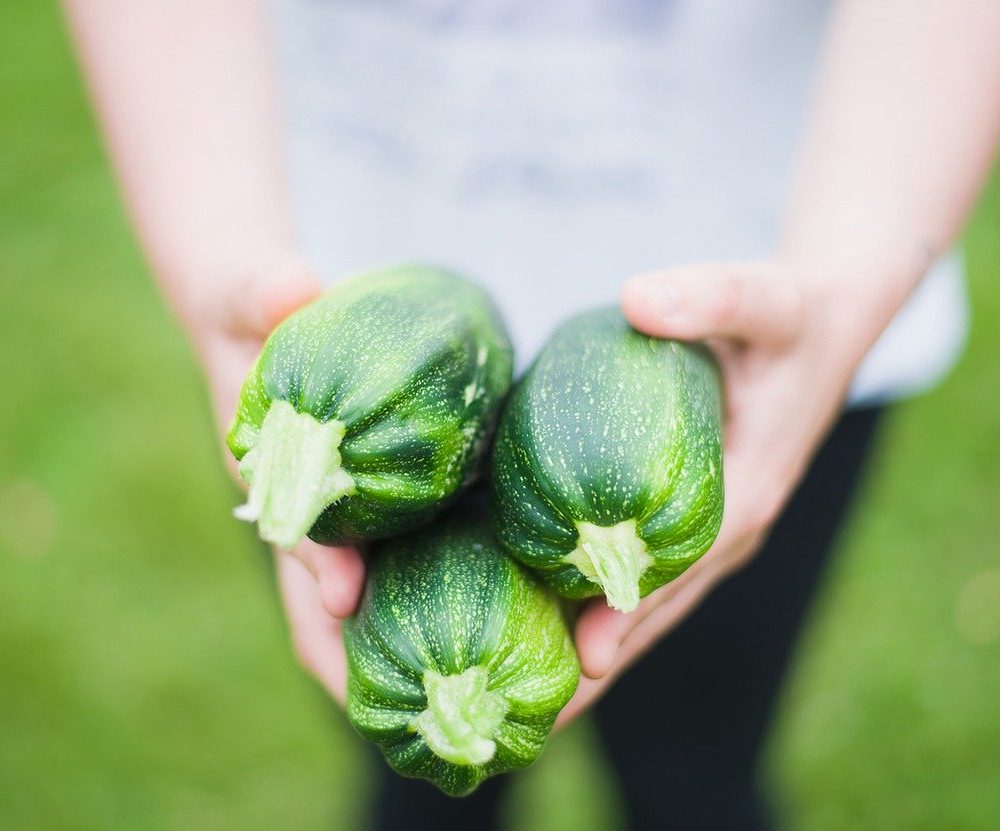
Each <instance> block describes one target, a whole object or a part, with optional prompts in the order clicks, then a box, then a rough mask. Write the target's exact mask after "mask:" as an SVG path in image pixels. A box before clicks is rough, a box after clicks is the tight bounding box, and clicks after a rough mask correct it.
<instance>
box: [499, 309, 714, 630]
mask: <svg viewBox="0 0 1000 831" xmlns="http://www.w3.org/2000/svg"><path fill="white" fill-rule="evenodd" d="M492 479H493V491H494V508H495V512H496V517H497V534H498V536H499V538H500V540H501V542H502V543H503V545H504V547H505V548H506V549H507V550H508V551H509V552H510V553H511V554H512V555H513V556H514V557H516V558H517V559H519V560H520V561H521V562H523V563H525V564H526V565H529V566H531V567H532V568H534V569H535V570H536V571H537V572H538V573H539V574H540V575H541V577H542V579H544V580H545V581H546V582H547V583H548V584H549V585H550V586H552V587H553V588H554V589H555V590H556V591H558V592H559V593H560V594H562V595H564V596H566V597H574V598H583V597H590V596H593V595H598V594H601V593H603V594H604V595H605V596H606V598H607V602H608V603H609V605H611V606H613V607H614V608H616V609H620V610H622V611H630V610H632V609H634V608H635V607H636V605H637V604H638V602H639V598H640V597H644V596H645V595H647V594H648V593H649V592H651V591H653V589H655V588H657V587H659V586H662V585H663V584H664V583H667V582H669V581H670V580H672V579H673V578H674V577H676V576H677V575H678V574H680V573H681V572H683V571H684V570H685V569H686V568H687V567H688V566H689V565H690V564H691V563H693V562H694V561H695V560H696V559H697V558H698V557H700V556H701V555H702V554H703V553H704V552H705V551H706V550H708V548H709V546H711V544H712V542H713V541H714V540H715V537H716V535H717V534H718V531H719V526H720V524H721V522H722V496H723V489H722V416H721V391H720V385H719V375H718V370H717V367H716V365H715V362H714V360H713V359H712V356H711V354H710V353H709V352H708V350H707V349H705V348H704V347H702V346H700V345H694V344H685V343H680V342H677V341H668V340H660V339H657V338H652V337H648V336H646V335H643V334H641V333H639V332H637V331H636V330H635V329H633V328H632V327H631V326H629V325H628V323H627V322H626V321H625V319H624V317H622V315H621V313H620V312H619V311H618V310H617V309H613V308H609V309H599V310H596V311H592V312H588V313H585V314H582V315H580V316H578V317H576V318H573V319H572V320H570V321H568V322H567V323H565V324H564V325H563V326H561V327H560V328H559V329H558V330H557V331H556V333H555V334H554V335H553V337H552V339H551V340H550V341H549V342H548V343H547V344H546V346H545V347H544V349H543V350H542V352H541V354H540V355H539V356H538V358H537V360H536V361H535V363H534V365H533V366H532V367H531V368H530V369H529V370H528V372H527V373H526V375H525V377H524V378H523V379H522V380H521V381H520V382H519V383H518V385H517V387H516V389H515V390H514V392H513V393H512V395H511V397H510V400H509V402H508V405H507V407H506V410H505V411H504V414H503V415H502V417H501V419H500V426H499V428H498V431H497V441H496V447H495V450H494V454H493V472H492Z"/></svg>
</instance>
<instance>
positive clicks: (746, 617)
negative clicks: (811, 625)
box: [374, 409, 880, 831]
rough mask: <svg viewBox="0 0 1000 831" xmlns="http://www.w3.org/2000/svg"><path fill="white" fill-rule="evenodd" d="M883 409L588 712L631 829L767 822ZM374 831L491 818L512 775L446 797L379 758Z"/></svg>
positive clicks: (835, 444)
mask: <svg viewBox="0 0 1000 831" xmlns="http://www.w3.org/2000/svg"><path fill="white" fill-rule="evenodd" d="M879 416H880V411H879V410H874V409H865V410H857V411H853V412H850V413H848V414H846V415H845V416H844V417H843V418H842V419H841V420H840V422H839V423H838V424H837V425H836V427H835V428H834V430H833V431H832V433H831V434H830V436H829V438H828V439H827V441H826V443H825V444H824V446H823V447H822V449H821V450H820V452H819V454H818V455H817V456H816V458H815V460H814V462H813V464H812V466H811V468H810V470H809V473H808V474H807V476H806V478H805V480H804V481H803V483H802V484H801V486H800V487H799V489H798V491H797V492H796V494H795V495H794V497H793V498H792V500H791V502H790V503H789V505H788V507H787V508H786V510H785V512H784V514H783V515H782V517H781V519H780V520H779V521H778V523H777V524H776V525H775V527H774V529H773V531H772V533H771V536H770V538H769V540H768V542H767V543H766V545H765V546H764V548H763V549H762V550H761V551H760V553H759V554H758V555H757V557H756V558H755V559H754V560H753V562H752V563H751V564H750V565H749V566H748V567H747V568H745V569H744V570H743V571H741V572H739V573H738V574H737V575H735V576H734V577H732V578H731V579H729V580H728V581H726V582H725V583H723V584H722V585H720V586H719V587H718V588H717V589H716V590H715V591H714V592H713V593H712V594H711V595H710V596H709V597H708V598H707V599H706V600H705V602H704V603H702V604H701V606H700V607H698V608H697V609H696V610H695V611H694V612H693V613H692V614H691V615H690V616H689V617H688V618H687V619H686V620H685V621H684V622H683V623H682V624H681V625H680V626H679V627H678V628H677V629H676V630H674V631H673V632H672V633H671V634H669V635H668V636H667V637H665V638H664V639H663V640H662V641H661V642H660V643H659V644H658V645H657V646H656V647H655V648H654V649H653V650H652V651H651V652H650V653H649V654H648V655H646V656H645V657H644V658H643V659H642V660H641V661H640V662H639V663H638V664H637V665H636V666H635V667H633V668H632V669H631V670H629V671H628V672H627V673H626V674H625V675H624V676H623V677H622V678H621V679H619V680H618V682H617V683H616V684H615V685H614V686H613V687H612V688H611V690H610V691H609V692H608V694H607V695H606V696H605V697H604V699H603V700H602V701H601V702H600V703H599V704H598V705H597V706H596V708H595V710H594V721H595V722H596V725H597V730H598V733H599V735H600V738H601V743H602V745H603V747H604V751H605V753H606V754H607V757H608V760H609V762H610V763H611V765H612V767H613V768H614V769H615V770H616V772H617V775H618V781H619V786H620V788H621V791H622V796H623V800H622V801H623V803H624V804H625V806H626V808H627V811H628V817H627V823H626V824H627V826H628V827H630V828H634V829H657V831H672V829H677V831H703V830H704V831H708V829H711V830H712V831H760V830H761V829H766V828H770V827H771V823H770V820H769V817H768V816H767V808H766V804H765V802H764V800H763V798H762V796H761V793H760V790H759V787H758V771H757V763H758V758H759V756H760V751H761V747H762V744H763V741H764V738H765V736H766V734H767V730H768V727H769V725H770V722H771V718H772V716H773V714H774V706H775V701H776V698H777V694H778V692H779V690H780V688H781V684H782V681H783V680H784V677H785V673H786V671H787V669H788V664H789V659H790V657H791V655H792V652H793V648H794V646H795V641H796V638H797V636H798V633H799V630H800V629H801V627H802V623H803V620H804V619H805V615H806V611H807V609H808V608H809V604H810V603H811V601H812V599H813V597H814V596H815V594H816V588H817V586H818V584H819V581H820V578H821V577H822V574H823V570H824V566H825V564H826V562H827V560H828V559H829V555H830V552H831V550H832V549H833V545H834V542H835V540H836V536H837V531H838V529H839V528H840V526H841V525H842V523H843V520H844V518H845V516H846V515H847V512H848V509H849V507H850V504H851V497H852V494H853V492H854V491H855V488H856V486H857V484H858V482H859V480H860V478H861V474H862V472H863V468H864V464H865V460H866V458H867V457H868V455H869V450H870V448H871V445H872V440H873V438H874V435H875V429H876V426H877V424H878V421H879ZM382 770H383V775H382V778H381V781H380V783H379V787H378V790H377V792H376V795H375V800H376V801H375V805H374V816H375V827H376V828H377V829H379V831H395V829H407V831H422V829H425V828H426V829H434V831H451V829H469V828H475V829H481V831H487V829H492V828H495V827H496V824H497V815H498V811H497V808H498V803H499V800H500V798H501V797H502V795H503V791H504V789H505V785H506V781H507V780H506V779H505V778H504V777H496V778H494V779H489V780H487V781H486V782H485V783H483V785H482V786H481V787H480V788H479V790H478V791H476V792H475V793H474V794H473V795H472V796H470V797H467V798H465V799H451V798H449V797H446V796H444V795H442V794H441V793H439V792H438V791H437V789H436V788H434V787H433V786H432V785H428V784H427V783H424V782H420V781H417V780H411V779H404V778H402V777H400V776H397V775H396V774H394V773H393V772H392V771H391V770H389V769H388V768H387V767H385V766H384V765H383V766H382Z"/></svg>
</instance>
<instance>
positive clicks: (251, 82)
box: [65, 0, 295, 328]
mask: <svg viewBox="0 0 1000 831" xmlns="http://www.w3.org/2000/svg"><path fill="white" fill-rule="evenodd" d="M65 7H66V11H67V16H68V17H69V20H70V23H71V28H72V31H73V34H74V38H75V41H76V44H77V47H78V50H79V53H80V56H81V59H82V62H83V66H84V69H85V73H86V76H87V78H88V81H89V86H90V89H91V93H92V96H93V99H94V102H95V104H96V107H97V110H98V113H99V116H100V120H101V123H102V125H103V128H104V133H105V135H106V139H107V143H108V146H109V148H110V152H111V156H112V161H113V164H114V167H115V169H116V171H117V174H118V177H119V179H120V182H121V185H122V188H123V190H124V194H125V199H126V202H127V206H128V210H129V213H130V215H131V217H132V221H133V223H134V225H135V227H136V230H137V233H138V235H139V238H140V241H141V244H142V246H143V249H144V251H145V253H146V255H147V257H148V259H149V261H150V263H151V265H152V266H153V270H154V272H155V274H156V276H157V279H158V280H159V282H160V283H161V286H162V287H163V289H164V292H165V294H166V295H167V296H168V297H169V299H170V300H171V302H172V304H173V305H174V306H175V308H176V309H177V311H178V312H179V314H180V315H181V317H182V318H183V319H184V320H185V321H186V322H187V323H188V325H189V327H192V328H193V327H196V326H197V325H198V324H197V319H198V316H199V315H200V314H202V310H203V308H204V307H205V306H206V305H207V304H211V302H212V300H211V299H212V298H213V297H215V296H217V295H218V294H219V291H220V286H219V284H220V283H224V282H226V281H235V280H240V279H242V278H244V277H246V276H247V275H248V273H249V272H251V271H252V270H257V269H266V268H270V267H275V266H278V267H280V266H281V264H282V263H283V262H284V261H286V260H287V259H288V258H291V257H293V256H294V254H293V252H294V248H295V241H294V234H293V230H292V221H291V213H290V210H289V206H288V199H287V196H286V190H285V181H284V172H283V165H282V161H281V152H280V138H279V128H278V124H279V118H278V110H279V107H278V105H277V92H276V83H275V77H274V72H273V70H272V66H271V59H270V57H271V44H270V42H269V38H268V33H267V26H266V19H265V14H266V10H265V9H264V7H263V6H262V5H261V4H260V3H258V2H249V1H248V0H159V2H156V1H154V0H147V1H145V2H142V3H133V2H129V0H65Z"/></svg>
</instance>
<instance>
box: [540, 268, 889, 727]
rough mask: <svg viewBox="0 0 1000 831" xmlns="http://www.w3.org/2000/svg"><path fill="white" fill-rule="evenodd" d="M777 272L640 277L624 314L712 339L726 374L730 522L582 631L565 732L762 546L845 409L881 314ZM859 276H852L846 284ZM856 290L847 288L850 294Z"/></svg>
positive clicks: (649, 328) (811, 278) (844, 294)
mask: <svg viewBox="0 0 1000 831" xmlns="http://www.w3.org/2000/svg"><path fill="white" fill-rule="evenodd" d="M837 276H838V275H836V274H831V273H829V272H827V271H826V270H822V269H810V268H809V267H808V266H804V267H802V266H796V265H792V264H789V263H781V262H762V263H752V264H715V263H713V264H699V265H693V266H688V267H683V268H675V269H670V270H667V271H661V272H655V273H649V274H643V275H640V276H637V277H634V278H632V279H631V280H629V281H628V282H627V283H626V284H625V286H624V289H623V291H622V298H621V303H622V309H623V311H624V313H625V316H626V317H627V318H628V320H629V321H630V322H631V323H632V325H633V326H635V327H636V328H637V329H639V330H640V331H643V332H646V333H648V334H650V335H655V336H657V337H668V338H676V339H679V340H704V341H706V342H707V343H708V344H709V345H710V346H711V347H712V349H713V351H714V352H715V354H716V357H717V358H718V361H719V365H720V368H721V371H722V379H723V386H724V401H725V414H724V416H725V429H724V476H725V513H724V516H723V522H722V528H721V530H720V532H719V536H718V539H717V540H716V541H715V544H714V545H713V546H712V548H711V549H710V550H709V551H708V552H707V553H706V554H705V555H704V556H703V557H702V558H701V559H700V560H698V561H697V562H696V563H694V564H693V565H692V566H691V567H690V568H689V569H688V570H687V571H686V572H685V573H684V574H682V575H681V576H680V577H678V578H677V579H675V580H674V581H673V582H671V583H668V584H667V585H665V586H663V587H662V588H660V589H658V590H657V591H655V592H653V593H652V594H650V595H649V596H648V597H646V598H644V599H643V600H642V601H641V602H640V604H639V607H638V608H637V609H636V610H635V611H633V612H630V613H627V614H622V613H620V612H616V611H615V610H613V609H611V608H609V607H608V606H607V604H606V603H605V602H604V599H603V598H596V599H594V600H592V601H589V602H588V603H587V605H586V606H585V607H584V609H583V611H582V613H581V615H580V617H579V619H578V620H577V623H576V630H575V636H576V644H577V650H578V652H579V655H580V661H581V665H582V668H583V677H582V678H581V681H580V686H579V688H578V690H577V693H576V695H575V697H574V698H573V699H572V700H571V701H570V703H569V704H568V705H567V707H566V708H565V709H564V710H563V712H562V714H561V715H560V717H559V724H565V723H567V722H568V721H570V720H572V719H573V718H574V717H576V716H577V715H578V714H579V713H580V712H582V711H583V710H585V709H586V708H587V707H588V706H589V705H590V704H592V703H593V702H594V701H596V700H597V698H599V697H600V695H601V694H602V693H603V692H604V691H605V690H606V689H607V688H608V686H609V685H610V684H611V683H612V682H613V681H614V679H615V678H616V677H617V676H618V675H620V674H621V673H622V672H623V671H624V670H625V669H627V668H628V667H629V665H631V664H632V663H633V662H634V661H635V660H636V659H637V658H639V657H640V656H641V655H642V654H643V653H644V652H645V651H646V650H647V649H649V648H650V647H651V646H652V645H653V644H654V643H655V642H656V641H657V640H658V639H659V638H661V637H663V636H664V634H666V633H667V632H668V631H669V630H670V629H671V628H673V627H674V626H675V625H676V624H677V623H678V622H679V621H680V620H682V619H683V618H684V617H685V616H686V615H687V614H688V613H689V612H690V611H691V610H692V609H693V608H694V607H695V606H696V605H697V604H698V603H699V602H700V601H701V600H702V598H704V597H705V595H706V594H707V593H708V592H709V591H711V589H712V588H713V586H715V585H716V584H717V583H719V581H721V580H723V579H724V578H725V577H726V576H728V575H730V574H732V573H733V572H734V571H736V570H737V569H739V568H740V567H741V566H743V565H745V564H746V563H747V562H748V561H749V560H750V558H751V557H752V556H753V554H754V552H755V551H756V550H757V548H758V547H759V546H760V544H761V543H762V541H763V540H764V538H765V536H766V535H767V532H768V529H769V528H770V526H771V524H772V523H773V522H774V521H775V519H776V518H777V516H778V514H779V512H780V511H781V509H782V507H783V506H784V504H785V502H786V501H787V500H788V498H789V496H790V495H791V493H792V491H793V490H794V488H795V486H796V484H797V483H798V481H799V479H800V477H801V476H802V475H803V473H804V471H805V469H806V467H807V465H808V463H809V461H810V459H811V458H812V456H813V454H814V452H815V451H816V449H817V448H818V445H819V444H820V442H821V440H822V438H823V437H824V436H825V434H826V433H827V431H828V430H829V428H830V427H831V425H832V423H833V421H834V420H835V417H836V415H837V413H838V412H839V410H840V409H841V407H842V404H843V401H844V398H845V395H846V392H847V389H848V386H849V384H850V380H851V378H852V376H853V374H854V371H855V369H856V367H857V365H858V363H859V362H860V360H861V358H862V357H863V356H864V354H865V352H866V351H867V350H868V348H869V347H870V346H871V344H872V343H873V342H874V339H875V337H876V336H877V334H878V331H879V328H880V324H878V323H877V322H876V320H877V318H878V315H873V314H868V313H860V312H853V313H852V311H851V306H850V305H849V304H848V303H847V302H845V301H846V300H847V299H848V298H849V297H850V296H851V291H850V285H863V283H861V282H860V281H855V280H853V279H852V280H850V281H848V280H837V279H836V278H837ZM850 276H852V277H853V275H850ZM849 284H850V285H849Z"/></svg>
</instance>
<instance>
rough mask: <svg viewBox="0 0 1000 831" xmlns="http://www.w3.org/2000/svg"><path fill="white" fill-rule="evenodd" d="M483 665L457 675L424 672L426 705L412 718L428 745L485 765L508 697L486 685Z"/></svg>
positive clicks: (457, 760)
mask: <svg viewBox="0 0 1000 831" xmlns="http://www.w3.org/2000/svg"><path fill="white" fill-rule="evenodd" d="M487 681H488V674H487V672H486V670H485V669H483V667H469V668H468V669H467V670H465V671H464V672H460V673H458V674H457V675H440V674H438V673H436V672H434V670H430V669H429V670H427V671H425V672H424V692H425V693H426V694H427V709H426V710H424V711H423V712H422V713H420V715H418V716H416V717H415V718H414V719H413V721H412V722H411V726H412V727H413V729H414V730H416V731H417V732H418V733H420V735H421V736H423V738H424V741H425V742H427V746H428V747H429V748H430V749H431V750H432V751H434V753H436V754H437V755H438V756H440V757H441V758H442V759H444V760H445V761H448V762H452V763H453V764H456V765H484V764H486V763H487V762H488V761H489V760H490V759H492V758H493V754H495V753H496V742H495V741H494V737H495V736H496V732H497V728H498V727H499V726H500V724H501V722H503V718H504V716H505V715H506V714H507V709H508V706H509V705H508V704H507V700H506V699H505V698H504V697H503V696H502V695H500V694H499V693H495V692H492V691H490V690H488V689H486V684H487Z"/></svg>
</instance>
